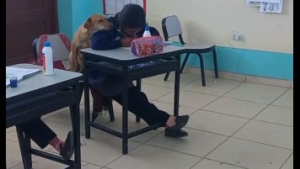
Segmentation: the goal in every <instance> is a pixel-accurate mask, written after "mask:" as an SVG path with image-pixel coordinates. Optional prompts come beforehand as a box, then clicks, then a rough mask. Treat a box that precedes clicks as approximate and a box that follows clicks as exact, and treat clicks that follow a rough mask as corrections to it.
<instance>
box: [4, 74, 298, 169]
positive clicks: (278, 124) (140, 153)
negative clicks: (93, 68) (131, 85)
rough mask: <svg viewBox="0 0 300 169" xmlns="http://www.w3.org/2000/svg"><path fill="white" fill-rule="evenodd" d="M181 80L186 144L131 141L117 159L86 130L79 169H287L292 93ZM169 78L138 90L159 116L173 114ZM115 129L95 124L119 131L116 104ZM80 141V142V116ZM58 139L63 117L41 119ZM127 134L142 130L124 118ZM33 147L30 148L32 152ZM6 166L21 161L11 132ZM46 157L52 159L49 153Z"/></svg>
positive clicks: (100, 137)
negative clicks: (87, 135) (186, 121)
mask: <svg viewBox="0 0 300 169" xmlns="http://www.w3.org/2000/svg"><path fill="white" fill-rule="evenodd" d="M206 79H207V86H206V87H202V86H201V82H200V79H199V76H198V75H192V74H183V75H182V76H181V95H180V96H181V97H180V113H181V114H189V115H190V116H191V118H190V122H189V124H188V125H187V127H186V128H185V130H186V131H188V133H189V137H187V138H182V139H170V138H166V137H164V134H163V129H158V130H156V131H152V132H149V133H146V134H144V135H141V136H138V137H135V138H132V139H131V140H130V142H129V149H130V152H129V154H128V155H125V156H123V155H122V153H121V140H120V139H118V138H115V137H112V136H110V135H108V134H106V133H103V132H100V131H96V130H95V129H92V136H91V139H89V140H86V139H84V137H82V140H81V142H82V147H81V150H82V166H83V167H82V168H83V169H132V168H137V169H153V168H157V169H167V168H172V169H245V168H248V169H293V89H289V88H282V87H274V86H267V85H261V84H254V83H244V82H240V81H233V80H227V79H217V80H216V81H214V80H215V79H212V78H206ZM173 81H174V77H173V75H171V76H170V79H169V81H168V82H164V81H163V75H160V76H156V77H152V78H148V79H145V80H143V84H144V85H143V87H142V90H143V91H145V92H146V93H147V95H148V96H149V99H151V101H152V102H153V103H154V104H156V105H157V106H158V107H159V108H160V109H162V110H165V111H167V112H168V113H172V110H173V106H172V103H173V88H174V87H173V86H174V85H173ZM114 109H115V111H116V113H115V115H116V121H115V122H113V123H111V122H109V120H108V117H107V115H102V116H101V117H100V119H98V122H99V123H102V124H106V125H107V126H110V127H112V128H115V129H121V114H120V111H121V107H120V106H119V105H117V104H116V103H114ZM81 111H82V113H81V115H82V116H81V122H82V123H81V133H82V135H84V128H83V127H84V123H83V119H84V118H83V117H84V116H83V108H81ZM44 120H45V122H46V123H47V124H48V125H49V126H50V127H51V128H52V129H53V130H54V131H55V132H56V133H57V134H58V136H59V137H61V138H64V137H65V134H66V132H67V131H69V130H70V129H71V127H70V118H69V114H68V111H67V109H64V110H61V111H57V112H55V113H52V114H51V115H47V116H46V117H44ZM129 120H130V122H129V129H130V130H135V129H138V128H141V127H143V126H145V125H146V124H145V123H144V122H141V123H136V122H135V117H134V116H130V117H129ZM33 145H34V146H35V147H36V145H35V144H33ZM6 150H7V152H6V161H7V165H8V167H9V168H12V169H21V168H22V161H21V156H20V151H19V147H18V140H17V137H16V133H15V129H14V128H10V129H7V130H6ZM45 151H51V152H54V153H55V151H54V150H53V149H52V148H51V147H47V148H46V149H45ZM64 167H65V166H64V165H61V164H58V163H55V162H51V161H48V160H45V159H41V158H39V157H33V168H34V169H58V168H64Z"/></svg>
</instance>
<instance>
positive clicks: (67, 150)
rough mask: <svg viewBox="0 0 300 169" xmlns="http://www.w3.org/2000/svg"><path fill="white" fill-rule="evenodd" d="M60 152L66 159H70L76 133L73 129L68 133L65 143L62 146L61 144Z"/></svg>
mask: <svg viewBox="0 0 300 169" xmlns="http://www.w3.org/2000/svg"><path fill="white" fill-rule="evenodd" d="M60 146H61V147H60V152H59V154H60V155H61V156H62V157H63V159H64V160H69V159H70V158H71V157H72V155H73V152H74V133H73V131H70V132H69V133H68V135H67V138H66V140H65V144H64V146H63V147H62V144H61V145H60Z"/></svg>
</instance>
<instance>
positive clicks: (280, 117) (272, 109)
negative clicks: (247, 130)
mask: <svg viewBox="0 0 300 169" xmlns="http://www.w3.org/2000/svg"><path fill="white" fill-rule="evenodd" d="M293 116H294V114H293V109H290V108H284V107H278V106H269V107H267V108H266V109H265V110H263V111H262V112H261V113H260V114H259V115H258V116H256V117H255V118H254V119H256V120H262V121H267V122H272V123H277V124H283V125H288V126H293V119H294V118H293Z"/></svg>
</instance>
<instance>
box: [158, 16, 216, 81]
mask: <svg viewBox="0 0 300 169" xmlns="http://www.w3.org/2000/svg"><path fill="white" fill-rule="evenodd" d="M162 30H163V34H164V38H165V40H166V41H168V40H169V38H171V37H174V36H178V37H179V40H180V43H181V45H182V46H183V47H184V49H185V50H186V56H185V58H184V61H183V63H182V65H181V68H180V71H181V73H182V71H183V69H184V67H185V64H186V62H187V60H188V58H189V56H190V54H196V55H197V56H198V57H199V60H200V72H201V80H202V86H206V82H205V73H204V61H203V57H202V53H207V52H212V53H213V61H214V69H215V78H218V77H219V74H218V64H217V52H216V49H215V45H213V44H207V43H185V42H184V41H183V37H182V29H181V25H180V21H179V19H178V17H177V16H175V15H172V16H168V17H165V18H164V19H163V20H162ZM169 74H170V72H169V73H167V74H166V75H165V78H164V80H165V81H167V80H168V77H169Z"/></svg>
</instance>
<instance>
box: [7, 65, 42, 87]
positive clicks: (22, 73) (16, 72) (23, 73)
mask: <svg viewBox="0 0 300 169" xmlns="http://www.w3.org/2000/svg"><path fill="white" fill-rule="evenodd" d="M40 71H41V70H40V69H24V68H17V67H10V66H9V67H6V87H8V86H9V85H10V80H9V79H10V77H12V76H16V77H17V80H18V81H21V80H23V79H25V78H28V77H30V76H33V75H35V74H37V73H39V72H40Z"/></svg>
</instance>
